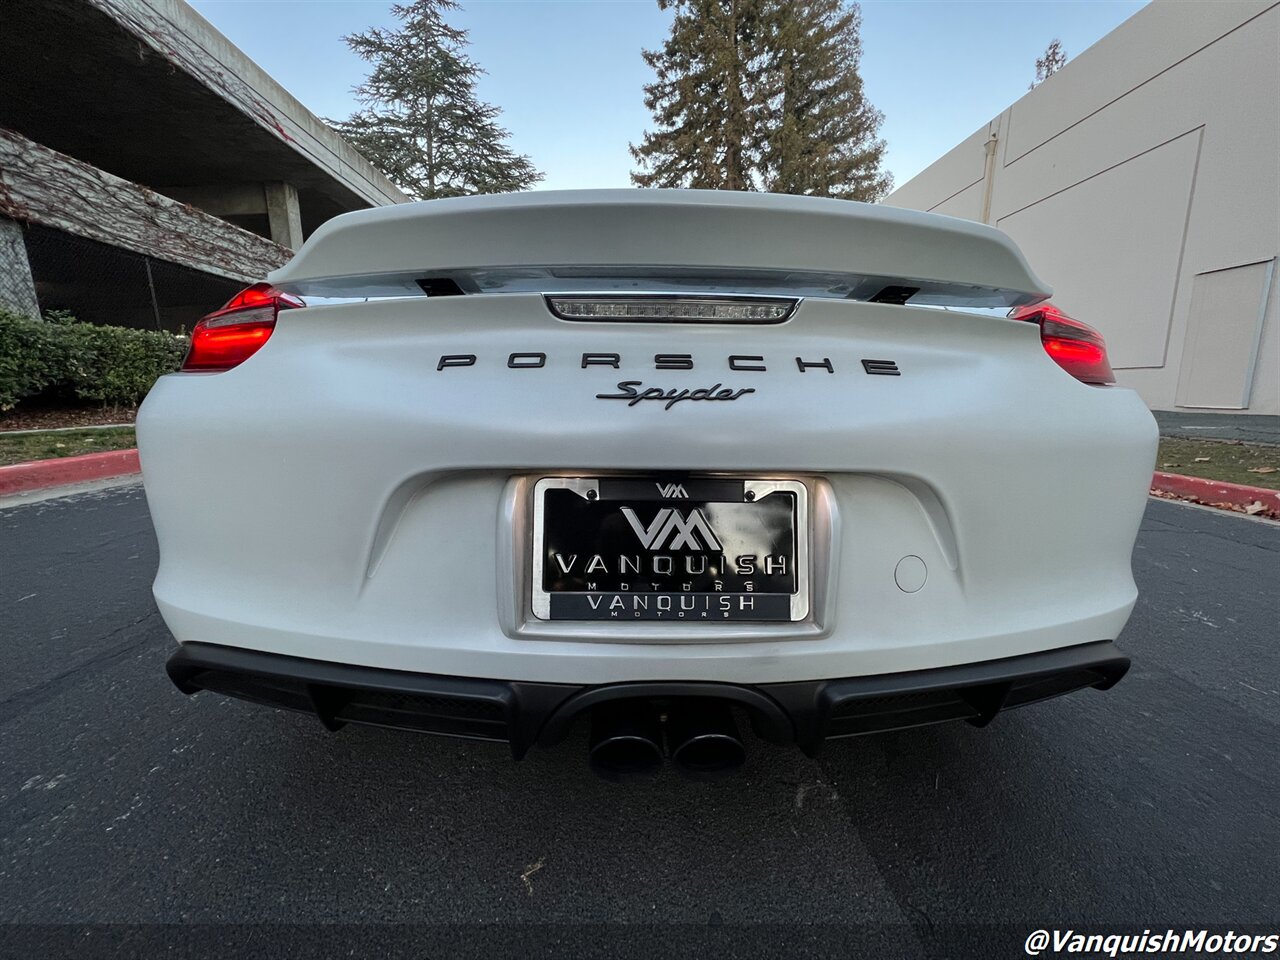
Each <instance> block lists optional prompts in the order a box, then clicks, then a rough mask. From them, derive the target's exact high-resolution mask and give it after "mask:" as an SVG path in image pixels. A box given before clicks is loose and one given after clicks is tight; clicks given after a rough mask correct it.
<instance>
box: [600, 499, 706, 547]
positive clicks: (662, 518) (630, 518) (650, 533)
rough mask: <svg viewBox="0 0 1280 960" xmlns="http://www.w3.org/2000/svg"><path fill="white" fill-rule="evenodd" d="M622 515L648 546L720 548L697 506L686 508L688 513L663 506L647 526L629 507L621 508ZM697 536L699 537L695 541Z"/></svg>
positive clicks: (641, 540)
mask: <svg viewBox="0 0 1280 960" xmlns="http://www.w3.org/2000/svg"><path fill="white" fill-rule="evenodd" d="M622 515H623V516H624V517H626V518H627V523H629V524H631V529H632V530H634V531H635V534H636V536H637V537H639V538H640V542H641V543H643V544H644V545H645V548H646V549H649V550H681V549H689V550H701V551H706V552H710V553H716V552H719V551H720V550H723V549H724V547H723V546H721V544H720V540H719V538H718V537H717V536H716V535H715V531H713V530H712V529H711V524H709V523H708V522H707V518H706V516H705V515H704V514H703V512H702V511H701V510H698V509H694V510H690V511H689V513H688V515H685V514H682V513H681V512H680V511H679V510H672V509H670V508H668V507H663V508H662V509H661V510H659V511H658V515H657V516H656V517H654V518H653V523H651V524H649V525H648V526H647V527H646V526H645V525H644V524H643V523H641V522H640V518H639V517H637V516H636V512H635V511H634V510H632V509H631V508H630V507H623V508H622ZM699 538H701V541H699Z"/></svg>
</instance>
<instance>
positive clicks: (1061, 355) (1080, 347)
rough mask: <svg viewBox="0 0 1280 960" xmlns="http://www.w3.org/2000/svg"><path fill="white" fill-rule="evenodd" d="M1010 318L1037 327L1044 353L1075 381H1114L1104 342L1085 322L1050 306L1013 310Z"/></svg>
mask: <svg viewBox="0 0 1280 960" xmlns="http://www.w3.org/2000/svg"><path fill="white" fill-rule="evenodd" d="M1009 319H1011V320H1029V321H1031V322H1032V323H1035V324H1038V325H1039V327H1040V342H1041V343H1042V344H1044V351H1045V353H1047V354H1049V356H1050V357H1052V358H1053V360H1054V362H1055V363H1056V364H1057V365H1058V366H1060V367H1061V368H1062V369H1063V370H1065V371H1067V373H1069V374H1071V375H1072V376H1073V377H1075V378H1076V379H1077V380H1080V381H1082V382H1084V383H1115V382H1116V376H1115V374H1114V373H1112V372H1111V361H1110V360H1108V359H1107V342H1106V341H1105V340H1103V339H1102V334H1100V333H1099V332H1098V331H1097V330H1095V329H1093V327H1091V326H1089V325H1088V324H1087V323H1081V322H1080V321H1079V320H1073V319H1072V318H1071V317H1068V316H1067V315H1066V314H1065V313H1063V312H1062V311H1061V310H1059V309H1058V308H1057V307H1055V306H1054V305H1053V304H1051V303H1040V304H1036V305H1035V306H1034V307H1015V308H1014V309H1012V310H1010V311H1009Z"/></svg>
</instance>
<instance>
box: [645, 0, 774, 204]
mask: <svg viewBox="0 0 1280 960" xmlns="http://www.w3.org/2000/svg"><path fill="white" fill-rule="evenodd" d="M761 2H762V0H658V7H659V8H660V9H662V10H669V9H674V10H675V17H674V19H673V21H672V23H671V35H670V36H669V37H668V38H667V40H666V42H665V43H663V45H662V49H661V50H645V51H643V54H642V55H643V56H644V61H645V63H647V64H648V65H649V66H650V67H651V68H652V69H653V71H654V73H655V74H656V78H655V80H654V82H653V83H650V84H646V85H645V88H644V105H645V107H647V108H648V109H649V110H650V111H651V112H652V113H653V117H654V121H655V123H656V125H657V130H655V131H652V132H650V131H645V135H644V142H643V143H641V144H640V146H638V147H637V146H635V145H634V144H633V145H631V156H632V157H633V158H634V159H635V161H636V162H637V164H639V165H640V167H641V168H642V169H641V170H639V171H637V172H635V173H632V174H631V182H632V183H634V184H635V185H636V186H638V187H691V188H701V189H719V190H753V189H755V188H756V183H755V181H754V179H753V173H752V172H753V169H754V167H755V166H756V157H755V154H754V149H753V131H754V130H755V128H756V127H757V126H758V123H759V118H758V114H759V109H760V104H759V93H758V85H759V76H758V75H759V67H760V52H759V45H758V34H759V29H760V15H759V11H760V6H761Z"/></svg>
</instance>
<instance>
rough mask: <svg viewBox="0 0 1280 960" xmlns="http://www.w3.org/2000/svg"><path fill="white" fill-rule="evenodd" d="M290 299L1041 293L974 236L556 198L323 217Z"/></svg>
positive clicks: (776, 201)
mask: <svg viewBox="0 0 1280 960" xmlns="http://www.w3.org/2000/svg"><path fill="white" fill-rule="evenodd" d="M268 279H269V280H270V282H271V283H272V284H273V285H275V286H276V287H278V288H279V289H281V290H284V291H286V292H289V293H296V294H301V295H304V296H307V295H309V296H321V297H326V296H332V297H385V296H405V295H415V294H416V295H422V294H423V293H426V294H428V295H439V294H442V293H449V294H460V293H505V292H513V291H534V292H539V293H564V292H572V291H579V290H584V291H593V292H604V291H616V290H625V291H627V292H637V291H646V292H664V291H674V290H678V291H686V292H737V293H772V294H790V295H793V296H826V297H845V298H851V299H858V300H873V301H879V302H888V303H905V302H908V301H909V302H911V303H913V304H930V305H946V306H974V307H1014V306H1021V305H1025V304H1032V303H1038V302H1040V301H1041V300H1044V299H1046V298H1047V297H1049V295H1050V294H1051V292H1052V291H1051V290H1050V289H1049V288H1048V287H1047V286H1046V285H1045V284H1044V283H1043V282H1042V281H1041V280H1040V279H1039V278H1038V277H1036V275H1035V274H1034V273H1032V272H1031V268H1030V267H1029V266H1028V265H1027V262H1026V260H1025V259H1024V258H1023V256H1022V253H1021V252H1020V251H1019V250H1018V248H1017V247H1016V246H1015V245H1014V243H1013V241H1012V240H1010V239H1009V237H1008V236H1006V235H1005V234H1004V233H1002V232H1000V231H999V230H996V229H994V228H993V227H988V226H986V225H984V224H980V223H973V222H971V221H968V220H957V219H954V218H951V217H943V216H938V215H936V214H930V213H920V212H917V211H914V210H902V209H898V208H894V207H884V206H878V205H872V204H865V203H855V202H853V201H849V200H833V199H829V198H822V197H795V196H784V195H781V194H763V193H740V192H728V191H717V190H566V191H535V192H531V193H516V194H496V195H489V196H474V197H458V198H451V199H447V200H430V201H425V202H419V203H406V204H397V205H394V206H387V207H379V208H376V209H372V210H360V211H357V212H355V213H348V214H344V215H342V216H339V217H335V218H334V219H332V220H329V221H328V222H327V223H325V224H323V225H322V226H321V227H320V228H319V229H318V230H316V232H315V233H314V234H312V235H311V237H310V238H309V239H308V240H307V242H306V243H305V244H303V246H302V249H301V250H299V251H298V253H297V255H296V256H295V257H294V258H293V259H292V260H290V261H289V262H288V263H287V264H286V265H285V266H283V267H281V268H280V269H279V270H276V271H275V272H273V273H271V274H270V275H269V276H268Z"/></svg>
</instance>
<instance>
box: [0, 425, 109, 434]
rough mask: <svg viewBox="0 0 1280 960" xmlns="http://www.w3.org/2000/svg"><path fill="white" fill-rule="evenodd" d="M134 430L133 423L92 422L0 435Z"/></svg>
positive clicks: (11, 431) (7, 432)
mask: <svg viewBox="0 0 1280 960" xmlns="http://www.w3.org/2000/svg"><path fill="white" fill-rule="evenodd" d="M125 429H128V430H132V429H133V424H132V423H90V424H87V425H86V426H83V427H35V428H33V429H31V430H0V437H29V436H31V434H33V433H79V432H80V431H81V430H125Z"/></svg>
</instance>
